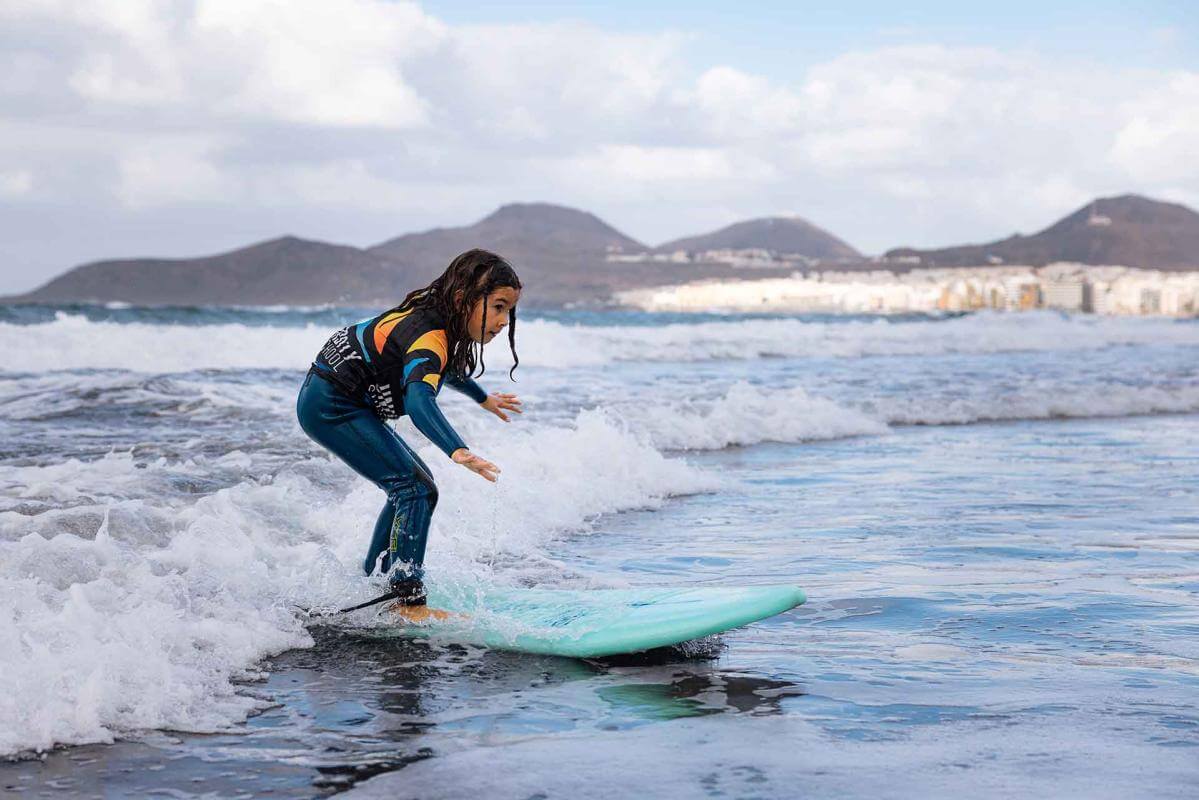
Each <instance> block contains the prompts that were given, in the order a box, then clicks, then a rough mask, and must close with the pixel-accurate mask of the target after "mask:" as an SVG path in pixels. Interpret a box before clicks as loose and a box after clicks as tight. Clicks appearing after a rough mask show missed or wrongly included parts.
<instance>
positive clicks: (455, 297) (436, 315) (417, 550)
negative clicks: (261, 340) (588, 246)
mask: <svg viewBox="0 0 1199 800" xmlns="http://www.w3.org/2000/svg"><path fill="white" fill-rule="evenodd" d="M520 290H521V284H520V279H519V278H517V277H516V272H515V271H514V270H513V269H512V267H511V265H509V264H508V262H506V261H504V259H502V258H500V257H499V256H497V255H496V254H495V253H489V252H487V251H486V250H470V251H467V252H465V253H463V254H462V255H460V256H458V257H457V258H455V259H454V260H453V261H451V262H450V265H449V267H447V268H446V271H445V272H443V273H442V275H441V277H439V278H437V280H435V281H433V282H432V283H430V284H429V285H428V286H426V287H425V288H423V289H417V290H416V291H414V292H411V293H410V294H409V295H408V296H407V297H405V298H404V302H402V303H400V304H399V305H398V306H396V307H395V308H393V309H391V310H390V311H387V312H385V313H383V314H381V315H379V316H377V317H373V318H371V319H368V320H365V321H363V322H359V323H358V324H356V325H351V326H349V327H348V328H343V329H342V330H340V331H338V332H337V333H335V334H333V336H332V338H330V339H329V341H328V342H327V343H326V344H325V346H324V348H323V349H322V350H321V352H320V353H319V354H318V355H317V357H316V361H314V362H313V364H312V367H311V368H310V369H309V370H308V377H307V378H305V379H304V386H303V388H302V389H300V397H299V400H298V401H297V404H296V412H297V414H298V416H299V418H300V427H301V428H303V429H304V432H305V433H306V434H308V435H309V436H310V437H311V438H312V439H313V440H315V441H316V442H317V443H319V444H321V445H322V446H324V447H326V448H328V449H329V450H331V451H332V452H333V453H334V454H336V455H337V456H338V457H339V458H340V459H341V460H342V461H344V462H346V463H347V464H349V465H350V467H351V468H353V469H354V470H355V471H356V472H357V473H358V474H360V475H362V476H363V477H364V478H366V479H367V480H369V481H371V482H373V483H374V484H375V485H376V486H378V487H379V488H380V489H382V490H383V491H384V492H386V493H387V502H386V503H385V504H384V506H383V511H382V512H380V514H379V519H378V521H377V522H375V532H374V536H373V537H372V538H371V544H370V549H369V550H368V551H367V554H366V560H365V561H364V562H363V565H362V566H363V569H365V570H366V574H367V575H370V574H371V572H372V571H374V569H375V566H376V562H379V561H380V556H382V559H381V561H382V563H381V564H379V566H380V568H381V569H382V571H383V572H387V571H389V570H390V571H391V574H390V576H389V583H390V584H391V588H392V591H393V592H395V596H396V598H397V599H398V600H399V602H401V603H403V604H405V605H424V603H425V588H424V583H423V580H422V579H423V564H424V560H425V540H426V538H427V537H428V534H429V521H430V518H431V517H432V515H433V509H434V508H435V507H436V505H437V487H436V486H435V485H434V484H433V477H432V475H430V474H429V468H428V467H426V466H425V464H424V462H423V461H421V459H420V457H419V456H417V455H416V453H415V452H414V451H413V450H412V448H411V447H409V446H408V444H407V443H406V442H404V440H403V439H401V438H400V437H399V435H398V434H397V433H396V432H395V430H393V429H392V428H391V426H389V425H387V424H385V423H384V421H383V420H386V419H396V418H398V417H401V416H403V415H404V414H407V415H408V416H409V418H410V419H411V420H412V422H413V424H414V425H415V426H416V428H417V430H419V431H420V432H421V433H423V434H424V435H425V436H427V437H428V438H429V440H430V441H431V442H433V443H434V444H435V445H437V446H438V447H439V448H441V450H442V451H443V452H444V453H445V454H446V455H447V456H449V457H450V458H451V459H453V461H454V463H456V464H461V465H462V466H464V467H466V468H467V469H469V470H471V471H472V472H475V473H477V474H479V475H482V476H483V477H484V478H486V479H487V480H489V481H492V482H494V481H495V480H496V478H497V476H498V475H499V473H500V468H499V467H497V466H496V465H495V464H493V463H491V462H490V461H488V460H487V459H485V458H482V457H481V456H478V455H475V454H474V453H472V452H471V451H470V448H468V447H467V446H466V444H465V443H464V442H463V441H462V438H461V437H459V436H458V434H457V433H455V432H454V429H453V428H452V427H451V426H450V423H449V422H448V421H447V420H446V418H445V417H444V416H442V414H441V410H440V409H438V407H437V400H436V397H437V393H438V392H439V391H440V390H441V384H442V383H443V382H444V383H446V384H448V385H450V386H452V387H453V388H455V389H457V390H458V391H460V392H462V393H463V394H465V395H467V396H468V397H470V398H471V399H473V400H474V401H475V402H477V403H478V404H479V405H481V406H482V407H483V408H485V409H486V410H488V411H490V412H491V413H493V414H495V415H496V416H497V417H499V418H500V419H502V420H504V421H505V422H507V421H508V415H507V414H505V413H504V412H505V411H512V412H515V413H517V414H519V413H520V410H521V409H520V400H518V399H517V398H516V395H514V394H503V393H496V394H490V395H489V394H487V392H486V391H484V390H483V388H482V387H481V386H479V384H477V383H475V381H474V380H472V379H471V375H473V374H474V371H475V367H476V366H479V367H481V368H482V367H483V345H485V344H486V343H487V342H490V341H491V340H492V339H494V338H495V336H496V334H498V333H500V332H501V331H502V330H503V329H504V328H505V327H506V328H508V345H509V347H510V348H511V350H512V359H513V361H514V362H515V363H520V362H519V359H518V358H517V357H516V303H517V301H518V300H520ZM512 369H513V370H515V369H516V366H515V365H514V366H513V367H512ZM479 374H482V371H480V373H479ZM511 374H512V373H511V372H509V376H511Z"/></svg>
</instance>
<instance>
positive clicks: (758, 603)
mask: <svg viewBox="0 0 1199 800" xmlns="http://www.w3.org/2000/svg"><path fill="white" fill-rule="evenodd" d="M805 599H806V597H805V596H804V593H803V590H802V589H800V588H799V587H797V586H792V585H770V586H747V587H700V588H691V589H686V588H684V589H677V588H676V589H661V588H657V589H596V590H584V591H576V590H554V589H486V590H475V589H462V588H459V589H456V590H455V589H451V590H445V589H439V587H437V586H430V587H429V605H428V607H426V608H425V609H423V610H417V609H413V608H403V607H395V606H392V607H390V608H388V609H385V610H384V611H382V612H381V616H383V617H384V618H385V619H386V623H385V624H384V626H383V627H382V628H379V629H376V630H375V633H376V634H379V635H385V636H389V635H395V636H423V637H434V638H438V639H445V640H450V641H455V642H460V643H463V644H477V645H482V646H485V647H490V648H493V649H499V650H514V651H519V652H524V653H540V654H546V655H558V656H571V657H575V658H597V657H601V656H609V655H618V654H624V653H636V652H640V651H643V650H651V649H653V648H655V647H665V646H667V645H673V644H679V643H681V642H686V641H689V640H691V639H698V638H701V637H704V636H710V635H712V634H714V633H721V632H722V631H727V630H730V629H732V628H737V627H740V626H742V625H747V624H749V623H751V622H756V621H757V620H760V619H765V618H767V617H772V616H774V615H775V614H781V613H782V612H784V611H787V610H789V609H792V608H795V607H796V606H798V605H800V604H801V603H803V602H804V601H805Z"/></svg>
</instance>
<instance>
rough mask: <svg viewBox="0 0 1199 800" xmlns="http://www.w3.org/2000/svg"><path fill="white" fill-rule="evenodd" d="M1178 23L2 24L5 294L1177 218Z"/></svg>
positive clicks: (237, 0) (1197, 130) (109, 16)
mask: <svg viewBox="0 0 1199 800" xmlns="http://www.w3.org/2000/svg"><path fill="white" fill-rule="evenodd" d="M1196 8H1199V4H1191V3H1180V2H1173V3H1164V2H1162V3H1153V2H1146V3H1136V2H1124V3H1115V2H1101V1H1100V2H1090V3H1083V2H1057V3H1045V2H1040V3H1031V2H1022V1H1020V0H1016V1H1013V2H1005V3H999V4H994V3H988V4H975V3H961V2H954V3H950V2H930V3H919V2H909V3H904V4H897V3H893V2H848V1H847V2H839V3H835V4H830V3H827V2H821V3H805V2H791V3H752V2H743V3H737V4H734V3H719V4H718V3H700V2H692V3H683V2H652V0H642V2H624V1H623V0H609V1H608V2H603V3H599V2H588V3H573V4H571V3H549V2H517V3H498V2H497V3H478V2H476V3H465V2H450V1H449V0H446V1H445V2H438V1H437V0H429V1H428V2H424V3H404V2H385V1H384V0H279V1H278V2H266V1H265V0H263V1H261V2H258V1H255V0H170V1H165V2H149V1H148V0H90V1H89V2H87V3H78V2H74V1H73V0H0V294H3V293H11V292H19V291H25V290H28V289H32V288H34V287H35V286H38V285H40V284H42V283H44V282H45V281H47V280H49V279H50V278H52V277H54V276H55V275H57V274H60V273H62V272H65V271H66V270H68V269H70V268H71V267H73V266H76V265H78V264H81V263H85V262H88V261H93V260H99V259H105V258H124V257H145V256H160V257H189V256H198V255H207V254H212V253H217V252H223V251H227V250H230V249H234V248H238V247H242V246H245V245H248V244H252V243H254V242H258V241H262V240H265V239H270V238H274V237H277V236H281V235H285V234H292V235H297V236H302V237H305V238H312V239H320V240H323V241H329V242H336V243H341V244H350V245H355V246H362V247H365V246H370V245H373V244H377V243H379V242H382V241H384V240H386V239H389V238H391V237H394V236H396V235H399V234H401V233H406V232H411V231H417V230H425V229H428V228H431V227H439V226H454V225H464V224H470V223H472V222H475V221H477V220H478V219H480V218H482V217H484V216H486V215H487V214H488V213H490V212H491V211H493V210H495V208H497V207H498V206H500V205H502V204H504V203H508V202H532V201H544V202H553V203H560V204H563V205H568V206H572V207H576V208H581V209H584V210H587V211H590V212H593V213H595V214H597V215H598V216H600V217H601V218H602V219H604V220H605V221H607V222H608V223H610V224H612V225H613V226H615V227H616V228H618V229H620V230H621V231H622V232H624V233H626V234H628V235H630V236H632V237H634V238H635V239H638V240H640V241H642V242H644V243H646V244H651V245H652V244H660V243H662V242H664V241H667V240H669V239H673V238H676V237H680V236H685V235H691V234H695V233H702V232H706V231H709V230H712V229H715V228H718V227H721V226H724V225H727V224H730V223H733V222H736V221H740V220H743V219H749V218H753V217H761V216H773V215H787V214H795V215H799V216H801V217H803V218H805V219H807V220H808V221H810V222H812V223H814V224H816V225H819V226H821V227H823V228H825V229H826V230H828V231H830V232H831V233H833V234H835V235H837V236H839V237H841V238H842V239H844V240H846V241H847V242H849V243H850V244H851V245H853V246H855V247H857V248H858V249H859V250H862V251H863V252H866V253H871V254H872V253H880V252H882V251H884V250H886V249H888V248H891V247H895V246H901V245H912V246H918V247H932V246H946V245H951V244H959V243H965V242H974V241H986V240H990V239H995V238H1000V237H1003V236H1007V235H1009V234H1011V233H1013V232H1016V231H1020V232H1024V233H1030V232H1033V231H1035V230H1038V229H1040V228H1042V227H1045V226H1046V225H1048V224H1050V223H1051V222H1053V221H1054V220H1056V219H1058V218H1059V217H1061V216H1064V215H1065V214H1067V213H1069V212H1071V211H1073V210H1075V209H1076V208H1078V207H1079V206H1081V205H1083V204H1085V203H1086V202H1087V201H1089V200H1090V199H1092V198H1094V197H1097V196H1109V195H1113V194H1123V193H1126V192H1137V193H1140V194H1145V195H1148V196H1151V197H1155V198H1159V199H1163V200H1172V201H1176V202H1182V203H1186V204H1187V205H1190V206H1192V207H1194V208H1199V157H1197V155H1196V154H1199V11H1196V10H1194V9H1196Z"/></svg>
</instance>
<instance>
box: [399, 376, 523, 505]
mask: <svg viewBox="0 0 1199 800" xmlns="http://www.w3.org/2000/svg"><path fill="white" fill-rule="evenodd" d="M404 410H405V411H407V412H408V417H409V418H410V419H411V420H412V424H413V425H415V426H416V429H417V430H418V431H420V432H421V433H423V434H424V435H425V436H426V437H428V439H429V441H431V442H432V443H433V444H435V445H437V446H438V447H439V448H441V451H442V452H443V453H445V454H446V455H447V456H449V457H450V458H451V459H452V460H453V462H454V463H455V464H461V465H462V466H464V467H466V468H467V469H469V470H470V471H471V472H475V473H478V474H479V475H482V476H483V477H484V478H486V479H487V480H489V481H491V482H492V483H495V481H496V480H497V478H498V476H499V474H500V468H499V467H497V466H496V465H495V464H492V463H491V462H490V461H488V460H487V459H485V458H483V457H482V456H477V455H475V454H474V453H472V452H471V451H470V448H468V447H467V446H466V444H465V443H464V442H463V441H462V437H460V436H459V435H458V433H457V431H455V430H454V428H453V426H452V425H450V421H449V420H447V419H446V418H445V415H444V414H442V413H441V409H440V408H438V407H437V395H436V393H435V392H434V391H433V387H432V386H430V385H429V384H427V383H425V382H424V381H417V382H414V383H410V384H408V386H407V388H406V389H404Z"/></svg>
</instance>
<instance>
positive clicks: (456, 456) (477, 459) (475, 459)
mask: <svg viewBox="0 0 1199 800" xmlns="http://www.w3.org/2000/svg"><path fill="white" fill-rule="evenodd" d="M450 458H451V459H453V461H454V463H455V464H461V465H462V466H464V467H466V468H467V469H469V470H470V471H471V472H474V473H476V474H478V475H482V476H483V477H484V478H486V479H487V480H489V481H491V482H492V483H495V482H496V481H498V480H499V476H500V468H499V467H497V466H496V465H495V464H492V463H491V462H490V461H488V460H487V459H485V458H483V457H482V456H477V455H475V454H474V453H472V452H471V451H469V450H467V449H466V448H465V447H459V448H458V449H457V450H455V451H454V452H453V454H452V455H451V456H450Z"/></svg>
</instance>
